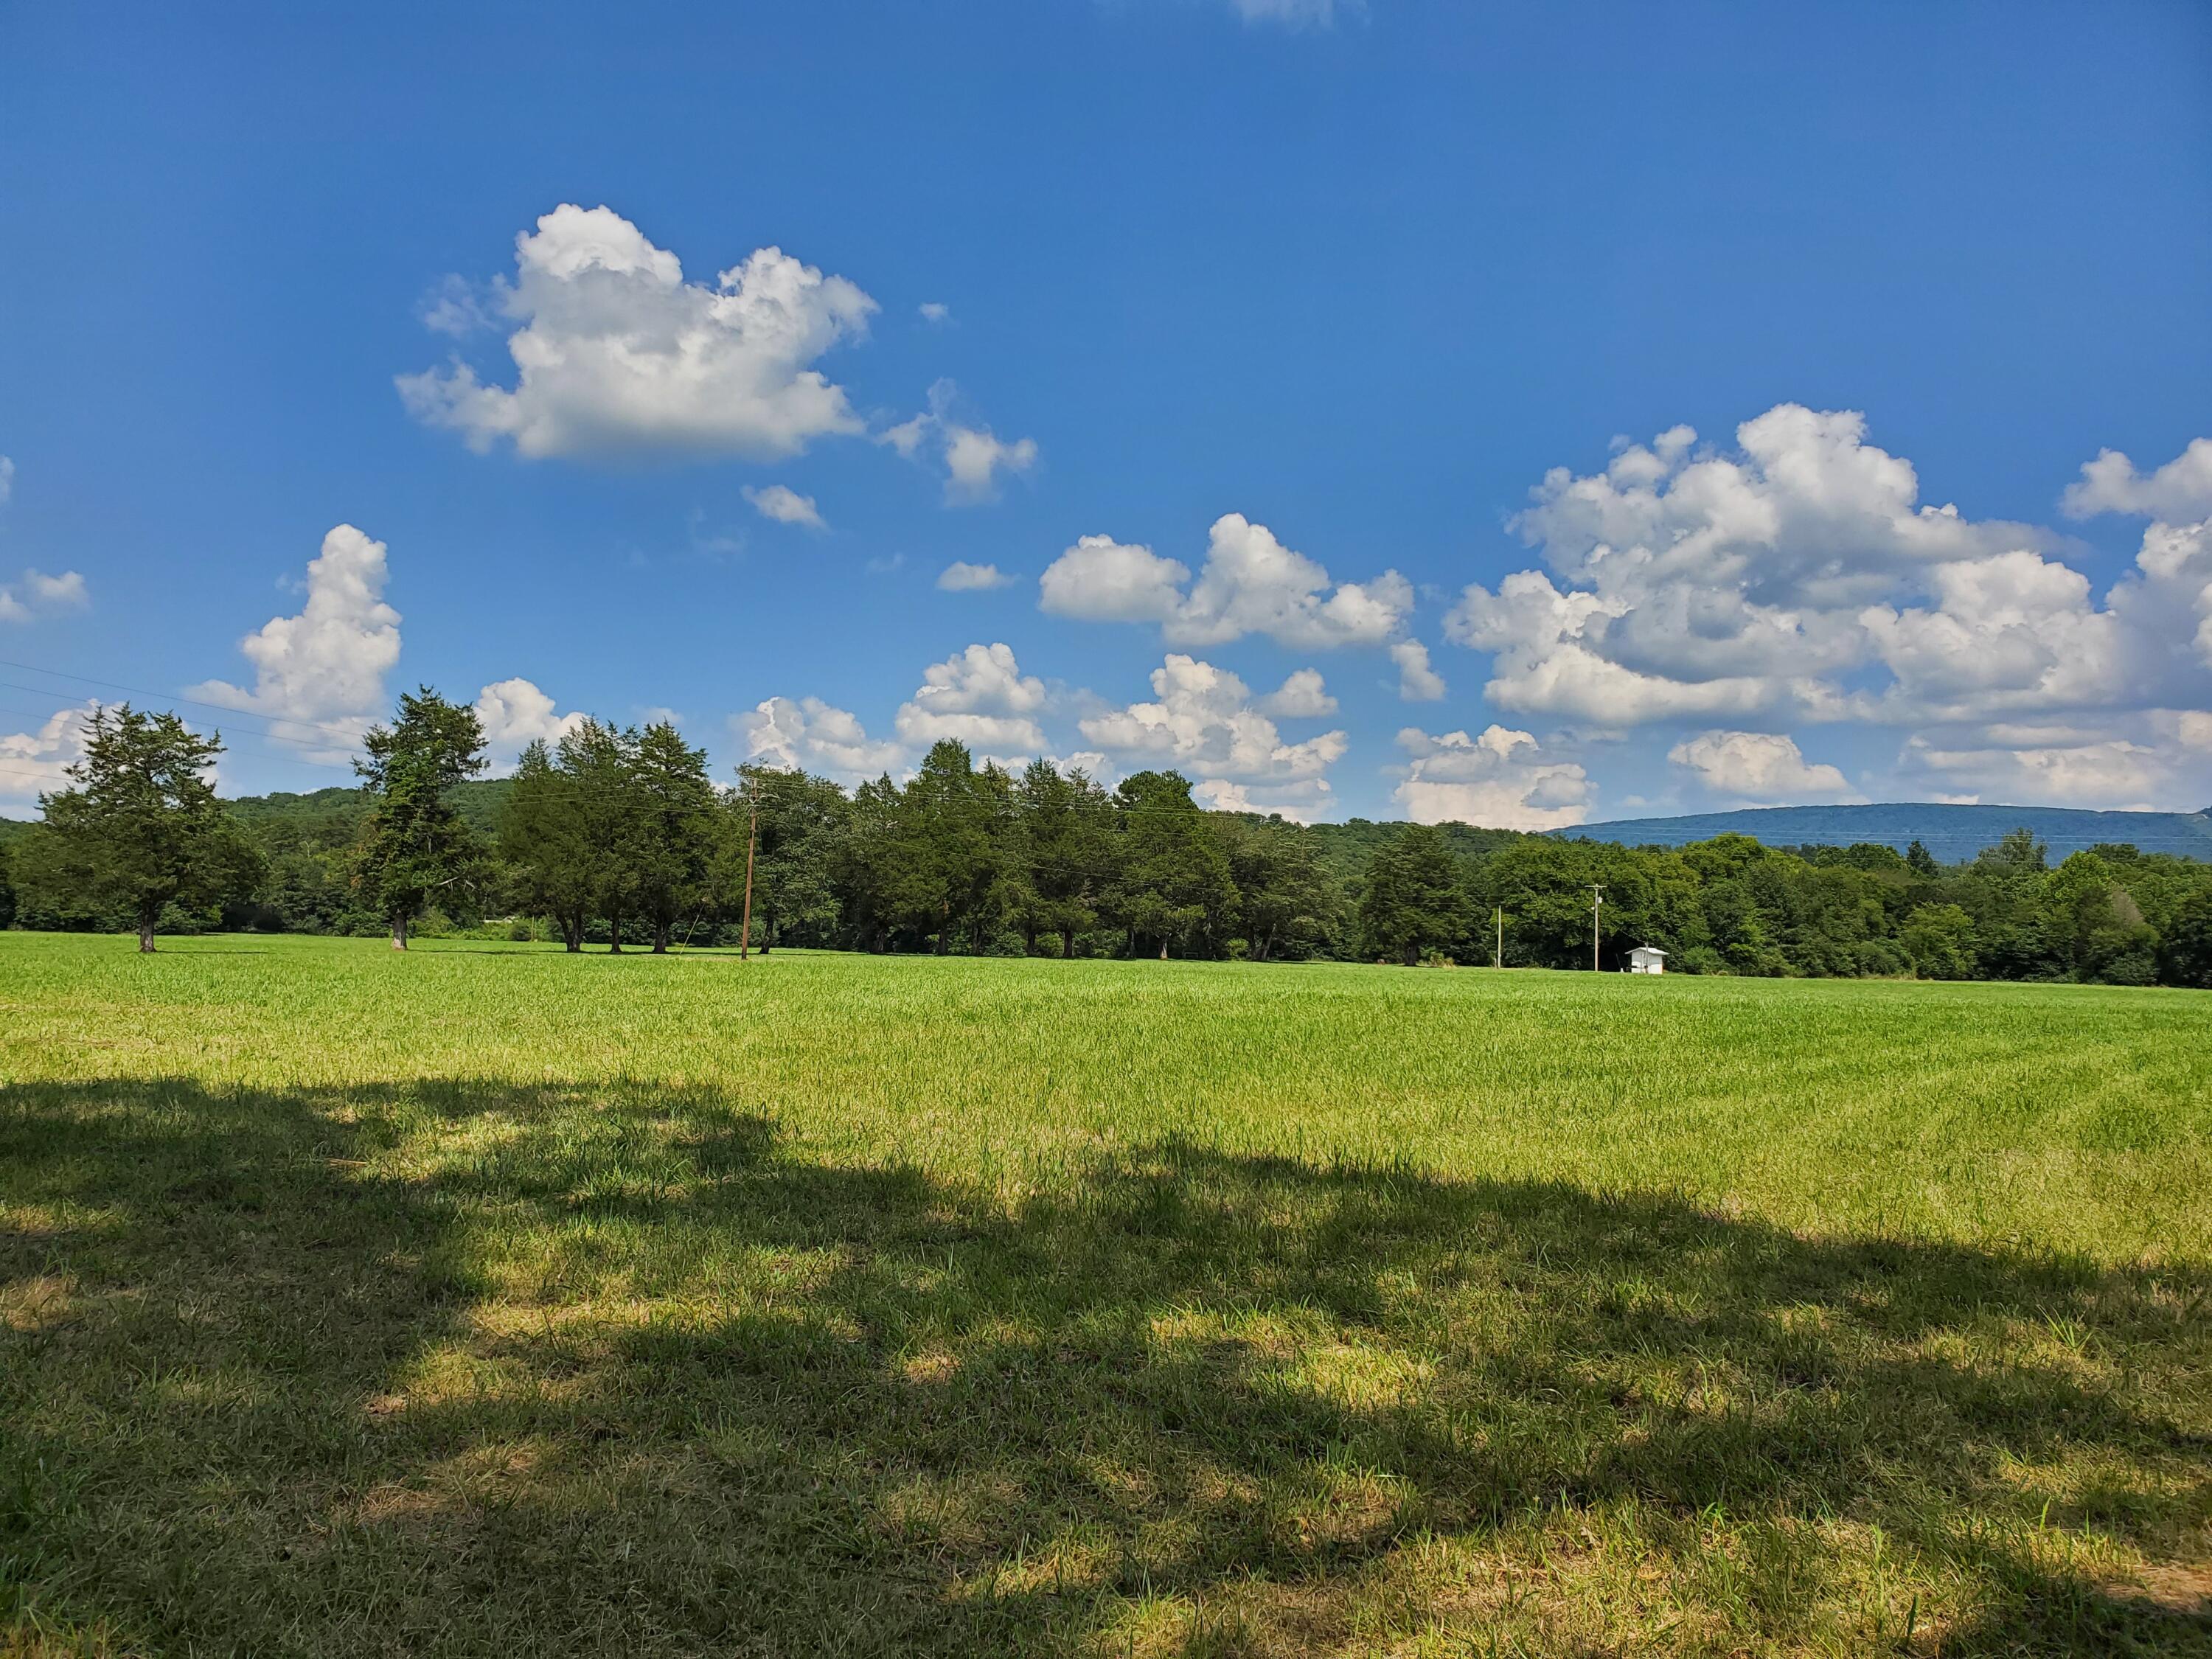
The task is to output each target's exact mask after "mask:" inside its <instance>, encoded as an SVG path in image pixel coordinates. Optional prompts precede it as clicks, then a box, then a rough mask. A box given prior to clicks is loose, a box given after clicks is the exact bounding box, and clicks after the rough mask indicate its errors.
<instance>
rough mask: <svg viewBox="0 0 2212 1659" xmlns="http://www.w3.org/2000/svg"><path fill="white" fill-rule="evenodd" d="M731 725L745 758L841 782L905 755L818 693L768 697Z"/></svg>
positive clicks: (874, 772) (878, 771)
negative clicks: (741, 744) (805, 695)
mask: <svg viewBox="0 0 2212 1659" xmlns="http://www.w3.org/2000/svg"><path fill="white" fill-rule="evenodd" d="M730 726H731V729H732V732H733V733H734V734H735V735H736V736H737V738H738V739H739V740H740V741H741V742H742V743H744V745H745V754H746V756H747V757H748V758H750V759H752V760H757V761H761V762H764V763H767V764H768V765H770V766H782V767H794V768H797V769H800V770H802V771H807V772H815V773H819V774H822V775H826V776H829V777H832V778H835V779H836V780H837V781H839V782H841V783H858V782H860V781H865V780H866V779H869V778H873V777H878V776H880V775H882V774H884V773H885V772H888V771H890V769H892V768H894V767H896V766H897V765H899V764H900V763H902V761H903V759H904V758H905V757H904V754H903V752H902V750H900V748H899V746H898V744H896V743H889V742H882V741H878V740H877V739H875V738H871V737H869V736H868V734H867V732H866V729H865V728H864V727H862V726H861V725H860V721H859V720H857V719H855V718H854V715H853V714H850V713H849V712H848V711H847V710H845V709H842V708H833V707H832V706H831V705H829V703H826V702H823V701H822V699H821V698H819V697H798V698H793V697H770V698H769V699H768V700H767V701H766V702H763V703H761V704H759V705H758V706H757V707H756V708H752V709H750V710H749V711H748V712H746V713H744V714H733V715H732V716H731V717H730Z"/></svg>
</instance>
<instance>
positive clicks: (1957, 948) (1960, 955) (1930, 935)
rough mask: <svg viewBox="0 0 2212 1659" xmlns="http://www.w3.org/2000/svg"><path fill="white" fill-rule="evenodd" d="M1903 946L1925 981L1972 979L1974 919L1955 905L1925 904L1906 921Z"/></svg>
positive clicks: (1974, 943) (1974, 953) (1916, 970)
mask: <svg viewBox="0 0 2212 1659" xmlns="http://www.w3.org/2000/svg"><path fill="white" fill-rule="evenodd" d="M1901 943H1902V944H1903V945H1904V946H1905V955H1907V956H1909V957H1911V958H1912V966H1913V970H1914V971H1915V972H1916V973H1917V974H1918V975H1920V977H1921V978H1923V979H1972V977H1973V976H1974V967H1975V959H1976V954H1977V947H1976V942H1975V936H1974V919H1973V918H1972V916H1970V915H1967V914H1966V912H1965V911H1964V910H1962V909H1961V908H1959V907H1958V906H1957V905H1955V904H1923V905H1922V906H1921V907H1920V908H1918V909H1917V910H1915V911H1914V912H1913V913H1912V914H1911V915H1910V916H1908V917H1906V918H1905V933H1904V936H1903V939H1902V940H1901Z"/></svg>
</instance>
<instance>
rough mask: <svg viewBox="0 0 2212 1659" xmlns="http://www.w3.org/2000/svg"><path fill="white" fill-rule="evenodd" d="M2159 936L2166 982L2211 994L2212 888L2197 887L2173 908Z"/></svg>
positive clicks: (2209, 886) (2210, 886) (2211, 886)
mask: <svg viewBox="0 0 2212 1659" xmlns="http://www.w3.org/2000/svg"><path fill="white" fill-rule="evenodd" d="M2162 933H2163V937H2162V939H2161V940H2160V945H2161V947H2162V948H2161V956H2162V958H2163V961H2162V967H2163V974H2164V977H2165V978H2166V981H2168V982H2169V983H2171V984H2174V985H2192V986H2196V987H2199V988H2201V989H2204V990H2212V885H2206V886H2200V887H2198V888H2197V890H2196V891H2194V892H2193V893H2191V894H2190V895H2189V896H2187V897H2185V898H2184V899H2183V900H2182V901H2181V902H2179V904H2178V905H2176V906H2175V907H2174V910H2173V914H2172V915H2171V916H2170V917H2169V918H2168V919H2167V921H2166V927H2165V928H2164V929H2163V930H2162Z"/></svg>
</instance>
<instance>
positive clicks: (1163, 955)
mask: <svg viewBox="0 0 2212 1659" xmlns="http://www.w3.org/2000/svg"><path fill="white" fill-rule="evenodd" d="M1167 959H1168V942H1167V941H1166V940H1165V939H1162V940H1161V941H1160V960H1161V961H1162V962H1165V961H1166V960H1167Z"/></svg>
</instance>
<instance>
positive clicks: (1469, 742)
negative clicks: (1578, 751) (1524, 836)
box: [1391, 726, 1595, 829]
mask: <svg viewBox="0 0 2212 1659" xmlns="http://www.w3.org/2000/svg"><path fill="white" fill-rule="evenodd" d="M1398 746H1399V747H1400V748H1401V749H1402V750H1405V751H1406V754H1407V767H1406V772H1405V776H1404V778H1403V779H1402V780H1401V781H1400V783H1399V785H1398V787H1397V788H1396V790H1395V791H1394V792H1393V793H1392V797H1391V798H1392V799H1394V800H1395V801H1396V802H1397V803H1398V805H1399V806H1400V807H1401V808H1402V809H1403V810H1404V811H1405V813H1406V816H1407V817H1409V818H1411V819H1413V822H1414V823H1473V824H1480V825H1481V826H1483V827H1484V828H1486V829H1565V828H1566V827H1567V826H1569V825H1571V824H1577V823H1583V821H1584V820H1585V819H1587V818H1588V817H1589V810H1590V801H1591V799H1592V796H1593V794H1594V793H1595V791H1594V788H1593V787H1592V785H1591V783H1590V781H1589V776H1588V775H1586V774H1585V773H1584V772H1583V769H1582V767H1581V766H1580V765H1579V764H1577V763H1575V762H1572V761H1547V760H1546V759H1545V758H1544V757H1543V754H1542V750H1541V748H1540V746H1539V745H1538V744H1537V742H1536V739H1535V738H1534V737H1533V736H1531V735H1530V734H1529V733H1528V732H1510V731H1508V730H1506V729H1505V728H1504V726H1490V727H1488V728H1486V730H1485V731H1484V732H1482V733H1481V734H1480V736H1477V737H1472V738H1471V737H1469V736H1468V734H1467V733H1466V732H1442V733H1438V734H1431V733H1430V732H1424V731H1422V730H1420V728H1419V727H1418V726H1407V727H1406V728H1405V729H1404V730H1403V731H1401V732H1399V733H1398Z"/></svg>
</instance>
